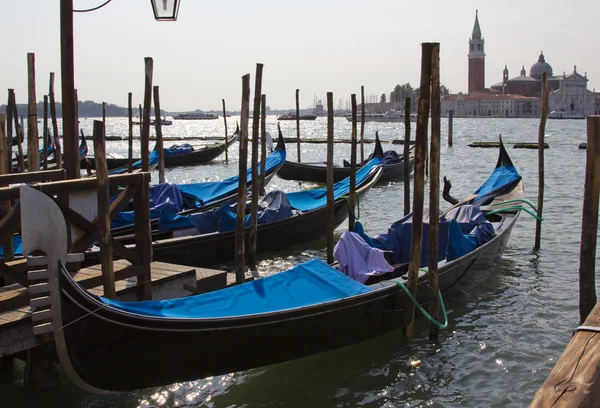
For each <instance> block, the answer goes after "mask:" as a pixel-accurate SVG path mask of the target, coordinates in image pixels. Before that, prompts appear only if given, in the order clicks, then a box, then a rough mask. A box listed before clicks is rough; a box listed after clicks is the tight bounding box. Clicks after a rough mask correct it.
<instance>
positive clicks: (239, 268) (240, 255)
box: [235, 74, 250, 284]
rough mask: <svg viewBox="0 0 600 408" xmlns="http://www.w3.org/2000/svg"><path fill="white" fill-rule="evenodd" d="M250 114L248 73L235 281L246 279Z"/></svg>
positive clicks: (244, 88)
mask: <svg viewBox="0 0 600 408" xmlns="http://www.w3.org/2000/svg"><path fill="white" fill-rule="evenodd" d="M249 116H250V74H246V75H244V76H243V77H242V109H241V113H240V121H241V122H242V123H240V142H239V145H240V158H239V177H240V178H239V186H238V195H237V217H236V222H235V283H237V284H241V283H244V282H245V281H246V254H245V237H246V184H247V180H248V179H247V176H246V168H247V165H248V119H249Z"/></svg>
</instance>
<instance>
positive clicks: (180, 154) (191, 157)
mask: <svg viewBox="0 0 600 408" xmlns="http://www.w3.org/2000/svg"><path fill="white" fill-rule="evenodd" d="M239 134H240V129H239V126H238V128H237V129H236V131H235V133H234V134H233V135H231V137H229V139H228V140H227V141H226V142H223V143H217V144H213V145H209V146H203V147H193V146H191V145H189V144H183V145H174V146H171V147H169V148H166V149H164V152H165V154H164V157H165V168H170V167H177V166H194V165H196V164H202V163H208V162H210V161H211V160H213V159H216V158H217V157H219V156H220V155H221V154H223V153H224V152H225V149H227V148H228V147H229V146H231V145H232V144H233V143H235V142H236V141H237V139H238V137H239ZM155 149H156V147H155ZM154 151H156V150H153V152H154ZM157 154H158V153H157ZM138 160H140V159H134V161H138ZM128 162H129V159H126V158H111V157H107V158H106V165H107V166H108V169H109V170H112V169H114V168H118V167H121V168H122V167H127V164H128Z"/></svg>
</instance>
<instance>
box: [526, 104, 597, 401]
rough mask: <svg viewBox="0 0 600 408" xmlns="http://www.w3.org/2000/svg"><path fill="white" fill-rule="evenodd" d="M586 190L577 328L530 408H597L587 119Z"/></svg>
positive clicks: (591, 135)
mask: <svg viewBox="0 0 600 408" xmlns="http://www.w3.org/2000/svg"><path fill="white" fill-rule="evenodd" d="M587 143H588V148H587V153H586V164H585V189H584V192H583V216H582V220H581V248H580V254H579V314H580V317H579V323H580V324H581V325H582V327H579V328H577V329H576V331H575V332H574V334H573V336H572V337H571V340H570V341H569V344H568V345H567V347H566V349H565V351H564V352H563V353H562V355H561V356H560V358H559V359H558V361H557V362H556V365H555V366H554V368H553V369H552V371H551V372H550V375H549V376H548V378H546V381H544V384H543V385H542V386H541V387H540V389H539V390H538V391H537V392H536V394H535V396H534V398H533V401H532V402H531V405H530V407H531V408H546V407H597V406H599V405H600V386H599V384H600V332H598V331H597V328H598V327H600V303H596V301H597V299H596V289H595V287H596V282H595V268H596V244H597V239H598V235H597V234H598V204H599V202H600V116H597V115H596V116H588V117H587Z"/></svg>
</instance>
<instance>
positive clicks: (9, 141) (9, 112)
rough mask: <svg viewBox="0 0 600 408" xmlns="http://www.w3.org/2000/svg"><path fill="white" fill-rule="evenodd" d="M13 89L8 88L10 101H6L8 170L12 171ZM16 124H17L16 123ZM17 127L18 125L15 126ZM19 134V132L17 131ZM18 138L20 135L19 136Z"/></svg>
mask: <svg viewBox="0 0 600 408" xmlns="http://www.w3.org/2000/svg"><path fill="white" fill-rule="evenodd" d="M13 93H14V90H13V89H9V90H8V101H7V102H6V119H7V122H6V143H7V149H6V160H7V163H8V172H9V173H12V138H13V113H12V112H13V107H12V94H13ZM15 125H16V124H15ZM15 128H16V126H15ZM17 135H18V133H17ZM17 138H18V136H17Z"/></svg>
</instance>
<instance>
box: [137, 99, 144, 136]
mask: <svg viewBox="0 0 600 408" xmlns="http://www.w3.org/2000/svg"><path fill="white" fill-rule="evenodd" d="M143 111H144V110H143V109H142V104H141V103H140V106H139V108H138V114H139V117H140V139H141V138H142V134H143V133H144V118H143V116H142V112H143Z"/></svg>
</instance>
